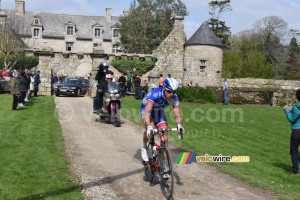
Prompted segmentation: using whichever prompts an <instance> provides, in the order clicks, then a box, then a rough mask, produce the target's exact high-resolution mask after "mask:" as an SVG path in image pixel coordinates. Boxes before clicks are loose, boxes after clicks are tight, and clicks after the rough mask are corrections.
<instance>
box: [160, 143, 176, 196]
mask: <svg viewBox="0 0 300 200" xmlns="http://www.w3.org/2000/svg"><path fill="white" fill-rule="evenodd" d="M164 154H165V156H166V160H167V163H166V166H165V167H164V166H163V160H164V156H163V155H164ZM164 174H169V178H164ZM159 176H160V188H161V191H162V193H163V195H164V197H165V198H166V199H171V198H172V196H173V190H174V176H173V168H172V160H171V156H170V153H169V150H168V149H167V148H163V149H161V151H160V154H159Z"/></svg>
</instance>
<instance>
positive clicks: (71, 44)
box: [66, 42, 74, 51]
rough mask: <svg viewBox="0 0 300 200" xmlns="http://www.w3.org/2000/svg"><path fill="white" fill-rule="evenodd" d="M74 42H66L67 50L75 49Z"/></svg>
mask: <svg viewBox="0 0 300 200" xmlns="http://www.w3.org/2000/svg"><path fill="white" fill-rule="evenodd" d="M73 44H74V43H73V42H67V43H66V50H67V51H73Z"/></svg>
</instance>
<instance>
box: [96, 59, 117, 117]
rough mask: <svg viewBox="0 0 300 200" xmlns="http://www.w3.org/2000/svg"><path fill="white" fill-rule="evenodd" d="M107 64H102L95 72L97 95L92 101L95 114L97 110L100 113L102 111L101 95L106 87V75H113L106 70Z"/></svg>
mask: <svg viewBox="0 0 300 200" xmlns="http://www.w3.org/2000/svg"><path fill="white" fill-rule="evenodd" d="M108 67H109V64H108V62H102V63H101V64H100V65H99V67H98V68H99V69H98V70H97V74H96V77H95V79H96V80H97V81H98V84H97V93H96V98H95V100H94V106H93V107H94V111H93V112H94V113H97V111H98V110H99V111H100V112H101V111H102V103H103V95H104V91H105V88H106V87H107V81H106V74H111V75H113V74H114V73H113V72H112V71H110V70H108Z"/></svg>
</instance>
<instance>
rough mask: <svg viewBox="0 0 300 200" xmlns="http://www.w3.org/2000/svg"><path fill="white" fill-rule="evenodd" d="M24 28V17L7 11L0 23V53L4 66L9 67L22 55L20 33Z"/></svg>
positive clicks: (22, 43)
mask: <svg viewBox="0 0 300 200" xmlns="http://www.w3.org/2000/svg"><path fill="white" fill-rule="evenodd" d="M24 30H25V19H24V17H22V16H15V15H14V13H11V12H8V13H7V19H6V20H5V23H3V24H1V25H0V54H3V55H4V68H5V69H6V70H7V69H11V68H13V67H14V66H15V64H16V63H17V61H18V59H19V58H20V57H22V56H24V49H25V48H26V44H25V42H24V41H23V40H22V39H21V34H20V33H22V32H24Z"/></svg>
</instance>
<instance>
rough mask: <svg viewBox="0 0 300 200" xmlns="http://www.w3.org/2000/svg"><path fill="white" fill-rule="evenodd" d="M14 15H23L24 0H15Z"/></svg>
mask: <svg viewBox="0 0 300 200" xmlns="http://www.w3.org/2000/svg"><path fill="white" fill-rule="evenodd" d="M15 15H21V16H24V15H25V1H21V0H15Z"/></svg>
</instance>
